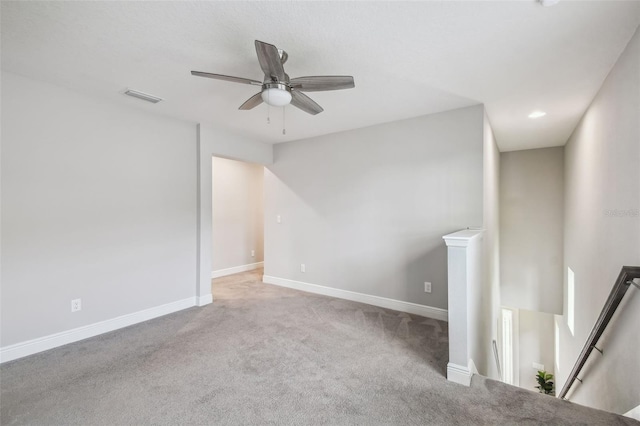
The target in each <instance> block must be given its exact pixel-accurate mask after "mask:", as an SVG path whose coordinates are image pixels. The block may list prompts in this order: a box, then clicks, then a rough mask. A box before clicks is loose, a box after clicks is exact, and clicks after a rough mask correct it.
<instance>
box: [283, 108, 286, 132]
mask: <svg viewBox="0 0 640 426" xmlns="http://www.w3.org/2000/svg"><path fill="white" fill-rule="evenodd" d="M284 111H285V107H282V134H283V135H286V134H287V130H286V129H285V120H284Z"/></svg>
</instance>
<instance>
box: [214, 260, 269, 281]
mask: <svg viewBox="0 0 640 426" xmlns="http://www.w3.org/2000/svg"><path fill="white" fill-rule="evenodd" d="M263 266H264V262H256V263H249V264H248V265H240V266H234V267H233V268H226V269H218V270H217V271H211V278H212V279H213V278H220V277H225V276H227V275H233V274H237V273H239V272H247V271H253V270H254V269H258V268H262V267H263Z"/></svg>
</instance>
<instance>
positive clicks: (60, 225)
mask: <svg viewBox="0 0 640 426" xmlns="http://www.w3.org/2000/svg"><path fill="white" fill-rule="evenodd" d="M2 90H3V91H2V112H3V116H2V150H3V155H2V231H3V233H2V329H1V331H2V333H1V335H2V340H1V345H2V346H7V345H10V344H14V343H18V342H22V341H25V340H28V339H33V338H38V337H42V336H46V335H49V334H52V333H56V332H61V331H65V330H69V329H73V328H76V327H80V326H84V325H88V324H92V323H96V322H99V321H103V320H106V319H111V318H114V317H117V316H120V315H124V314H128V313H132V312H137V311H140V310H143V309H146V308H151V307H155V306H159V305H162V304H165V303H169V302H174V301H177V300H181V299H185V298H189V297H193V296H194V289H195V256H196V126H195V124H190V123H186V122H181V121H176V120H172V119H168V118H166V117H160V116H156V115H152V114H148V113H146V112H143V111H142V110H140V109H135V108H126V107H123V106H122V105H113V104H110V103H107V102H102V101H100V100H94V99H91V98H88V97H86V96H84V95H80V94H77V93H74V92H71V91H68V90H66V89H63V88H60V87H56V86H53V85H50V84H46V83H41V82H36V81H33V80H30V79H26V78H24V77H20V76H17V75H13V74H9V73H5V72H3V73H2ZM76 298H81V299H82V310H81V311H80V312H76V313H71V309H70V302H71V300H72V299H76Z"/></svg>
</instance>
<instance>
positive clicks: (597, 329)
mask: <svg viewBox="0 0 640 426" xmlns="http://www.w3.org/2000/svg"><path fill="white" fill-rule="evenodd" d="M637 278H640V266H623V267H622V269H621V270H620V274H619V275H618V279H617V280H616V282H615V284H614V285H613V288H612V289H611V293H609V298H608V299H607V301H606V302H605V304H604V306H603V308H602V312H600V316H599V317H598V320H597V321H596V324H595V325H594V326H593V330H591V334H589V337H588V338H587V341H586V342H585V344H584V348H582V352H580V356H579V357H578V360H577V361H576V364H575V365H574V366H573V370H571V374H569V378H568V379H567V382H566V383H565V384H564V386H563V387H562V391H560V395H559V397H560V398H562V399H566V398H565V396H566V395H567V392H569V389H571V386H572V385H573V383H574V382H575V381H576V380H577V381H579V382H581V383H582V380H581V379H580V378H578V374H580V371H581V370H582V367H584V364H585V363H586V362H587V359H589V355H591V352H593V350H594V349H595V350H597V351H598V352H600V353H601V354H603V351H602V350H601V349H599V348H597V347H596V344H597V343H598V340H599V339H600V336H602V333H604V330H605V329H606V328H607V325H608V324H609V321H610V320H611V317H613V314H614V313H615V312H616V309H617V308H618V305H619V304H620V302H621V301H622V298H623V297H624V295H625V294H626V293H627V290H628V289H629V287H631V286H632V285H633V286H636V287H637V288H638V289H640V284H638V283H636V282H634V279H637Z"/></svg>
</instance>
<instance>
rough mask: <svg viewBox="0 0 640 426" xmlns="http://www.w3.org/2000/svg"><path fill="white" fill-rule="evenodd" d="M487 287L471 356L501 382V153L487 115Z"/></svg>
mask: <svg viewBox="0 0 640 426" xmlns="http://www.w3.org/2000/svg"><path fill="white" fill-rule="evenodd" d="M483 121H484V130H483V140H484V149H483V151H484V152H483V156H484V159H483V162H484V164H483V169H484V170H483V173H484V178H483V193H484V195H483V228H484V233H483V239H482V242H483V251H484V253H483V256H484V259H483V268H484V271H483V279H484V281H483V286H482V289H481V291H480V294H479V299H480V300H479V302H480V310H479V311H480V315H481V316H480V320H478V321H476V322H477V323H478V324H477V325H476V329H479V330H480V332H479V333H477V335H476V336H475V342H474V343H473V346H472V349H471V351H472V352H471V353H472V354H473V360H474V362H475V365H476V368H477V369H478V371H479V372H480V373H481V374H483V375H485V376H488V377H491V378H494V379H500V375H499V374H498V368H497V366H496V363H495V357H494V354H493V344H492V343H493V340H494V339H495V340H496V341H497V340H498V317H499V315H500V151H499V150H498V145H497V143H496V140H495V136H494V134H493V130H492V129H491V123H490V122H489V118H488V117H487V115H486V113H485V114H483Z"/></svg>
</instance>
